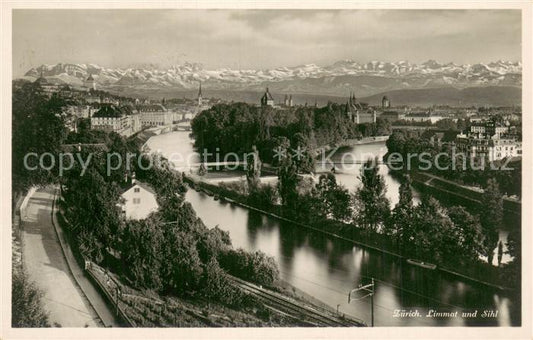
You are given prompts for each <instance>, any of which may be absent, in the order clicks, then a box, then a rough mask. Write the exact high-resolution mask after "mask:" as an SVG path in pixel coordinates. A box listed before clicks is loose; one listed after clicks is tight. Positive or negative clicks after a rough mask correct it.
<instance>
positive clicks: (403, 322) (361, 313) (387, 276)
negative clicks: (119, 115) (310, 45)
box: [148, 132, 520, 326]
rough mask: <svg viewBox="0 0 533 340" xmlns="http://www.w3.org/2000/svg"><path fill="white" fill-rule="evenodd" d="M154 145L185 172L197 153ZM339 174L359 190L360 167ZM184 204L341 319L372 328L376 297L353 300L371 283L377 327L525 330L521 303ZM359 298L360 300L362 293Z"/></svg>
mask: <svg viewBox="0 0 533 340" xmlns="http://www.w3.org/2000/svg"><path fill="white" fill-rule="evenodd" d="M148 146H149V148H150V149H151V150H152V151H160V152H161V153H162V154H163V155H165V156H167V157H169V158H172V159H173V160H174V161H175V163H177V165H178V166H179V165H180V162H183V160H184V159H185V158H186V157H188V156H189V155H192V154H193V152H194V151H193V147H192V140H191V139H190V138H189V136H188V133H186V132H173V133H169V134H164V135H159V136H155V137H152V138H151V139H150V140H149V141H148ZM344 152H351V153H353V154H354V155H357V154H359V155H363V156H365V157H366V156H367V155H368V154H374V155H377V156H379V155H382V154H384V153H385V152H386V147H385V145H384V143H375V144H366V145H357V146H355V147H351V148H348V149H344V150H340V152H339V153H338V154H336V155H335V157H333V158H334V159H338V158H339V157H341V156H342V153H344ZM176 154H181V155H182V156H176ZM193 158H194V157H192V156H191V159H193ZM180 159H182V160H180ZM337 168H338V169H339V171H338V173H337V174H336V177H337V180H338V182H340V183H342V184H344V185H345V186H346V187H347V188H349V189H350V190H353V189H355V187H356V185H357V183H356V182H357V179H356V178H357V174H358V173H359V168H360V165H353V164H349V165H347V166H345V167H342V166H341V168H339V166H337ZM380 173H381V174H382V175H383V176H384V178H385V181H386V183H387V186H388V197H389V199H390V200H391V203H392V204H395V203H396V202H397V200H398V187H399V183H398V182H397V181H396V180H395V179H394V178H393V177H391V176H390V175H389V173H388V169H386V168H385V167H384V166H382V167H380ZM185 197H186V200H187V201H188V202H190V203H191V204H192V206H193V207H194V209H195V211H196V213H197V215H198V216H199V217H200V218H201V219H202V220H203V221H204V223H205V224H206V225H207V226H208V227H210V228H211V227H214V226H216V225H218V226H219V227H220V228H221V229H223V230H226V231H228V232H229V233H230V237H231V240H232V243H233V245H234V247H236V248H239V247H241V248H244V249H246V250H261V251H263V252H265V253H267V254H268V255H270V256H273V257H274V258H275V259H276V261H277V263H278V265H279V268H280V273H281V277H282V278H283V279H284V280H286V281H287V282H289V283H290V284H292V285H294V286H295V287H297V288H299V289H301V290H302V291H304V292H306V293H308V294H311V295H313V296H315V297H316V298H318V299H319V300H322V301H323V302H325V303H327V304H329V305H330V306H332V307H333V308H337V306H338V308H339V311H340V312H341V313H346V314H349V315H351V316H353V317H356V318H359V319H361V320H363V321H365V322H366V323H367V324H370V320H371V301H370V298H369V297H366V298H362V299H360V300H355V301H354V299H352V301H351V302H350V303H348V292H349V291H350V290H352V289H354V288H355V287H357V286H358V285H359V284H363V285H365V284H368V283H369V282H370V280H371V278H374V279H375V295H374V323H375V326H515V325H519V324H520V304H519V301H517V303H515V302H514V301H513V299H512V298H511V297H509V296H506V295H505V294H504V293H501V292H499V291H496V290H493V289H490V288H487V287H485V286H482V285H477V284H473V283H470V282H468V281H463V280H459V279H456V278H455V277H451V276H449V275H447V274H443V273H440V272H438V271H431V270H428V269H423V268H420V267H414V266H411V265H408V264H406V263H404V262H402V261H399V260H397V259H395V258H393V257H390V256H388V255H385V254H382V253H380V252H376V251H371V250H365V249H363V248H360V247H357V246H354V245H353V243H350V242H347V241H342V240H338V239H335V238H330V237H326V236H324V235H322V234H316V233H312V232H310V231H308V230H303V229H301V228H298V227H296V226H294V225H292V224H290V223H285V222H281V221H279V220H277V219H274V218H270V217H268V216H265V215H262V214H259V213H256V212H252V211H248V210H247V209H244V208H242V207H239V206H235V205H232V204H230V203H223V202H220V201H215V200H213V198H212V197H209V196H206V195H205V194H202V193H198V192H196V191H193V190H189V191H188V192H187V194H186V196H185ZM417 197H418V193H416V192H415V200H416V199H417ZM362 295H364V294H359V295H357V296H358V297H362ZM353 296H354V297H356V294H354V295H353ZM431 310H433V311H434V312H433V313H432V312H431ZM398 311H405V312H409V311H412V312H413V313H412V314H411V316H405V317H397V316H395V313H397V312H398ZM476 311H477V313H476V314H473V313H474V312H476ZM484 311H493V312H494V313H497V315H496V316H495V317H491V316H489V315H488V313H486V315H485V316H486V317H483V312H484ZM435 312H436V313H441V312H447V313H454V312H457V317H455V316H452V315H448V316H447V317H431V316H428V314H430V315H435ZM462 312H471V313H472V314H471V317H461V313H462Z"/></svg>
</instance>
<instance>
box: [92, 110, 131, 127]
mask: <svg viewBox="0 0 533 340" xmlns="http://www.w3.org/2000/svg"><path fill="white" fill-rule="evenodd" d="M129 127H130V118H129V116H127V115H126V114H124V113H123V112H122V110H121V109H120V108H118V107H116V106H112V105H106V106H103V107H102V108H101V109H100V110H98V112H96V113H95V114H93V116H92V117H91V128H92V129H95V130H104V131H113V132H117V133H120V132H121V131H123V130H126V129H128V128H129Z"/></svg>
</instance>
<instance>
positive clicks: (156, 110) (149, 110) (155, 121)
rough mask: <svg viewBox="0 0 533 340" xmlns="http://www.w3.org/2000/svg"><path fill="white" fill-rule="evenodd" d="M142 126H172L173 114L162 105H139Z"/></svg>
mask: <svg viewBox="0 0 533 340" xmlns="http://www.w3.org/2000/svg"><path fill="white" fill-rule="evenodd" d="M137 111H138V112H139V114H140V115H141V116H140V120H141V125H142V126H164V125H170V124H172V123H173V121H174V114H173V112H169V111H168V110H167V109H166V108H165V107H164V106H163V105H161V104H144V105H138V106H137Z"/></svg>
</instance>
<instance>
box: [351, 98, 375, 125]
mask: <svg viewBox="0 0 533 340" xmlns="http://www.w3.org/2000/svg"><path fill="white" fill-rule="evenodd" d="M346 114H347V115H348V117H349V119H350V120H351V121H352V122H354V123H356V124H363V123H375V122H376V111H375V110H373V109H371V108H370V107H369V106H368V104H366V103H361V102H359V101H357V98H355V94H354V93H350V97H349V100H348V103H346Z"/></svg>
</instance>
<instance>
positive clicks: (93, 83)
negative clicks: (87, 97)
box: [84, 74, 96, 90]
mask: <svg viewBox="0 0 533 340" xmlns="http://www.w3.org/2000/svg"><path fill="white" fill-rule="evenodd" d="M84 85H85V87H86V88H87V89H89V90H96V81H95V80H94V78H93V75H92V74H89V77H87V80H85V82H84Z"/></svg>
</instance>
